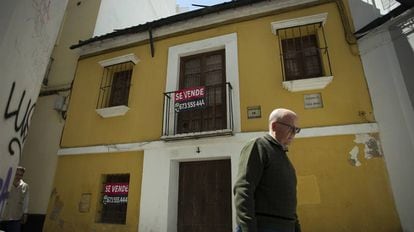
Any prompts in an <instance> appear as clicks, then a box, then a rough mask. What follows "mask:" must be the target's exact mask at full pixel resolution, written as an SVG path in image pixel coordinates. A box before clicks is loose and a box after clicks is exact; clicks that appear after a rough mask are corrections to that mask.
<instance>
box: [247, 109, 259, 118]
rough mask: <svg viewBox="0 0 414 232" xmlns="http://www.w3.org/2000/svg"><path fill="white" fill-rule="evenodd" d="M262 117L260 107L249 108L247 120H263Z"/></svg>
mask: <svg viewBox="0 0 414 232" xmlns="http://www.w3.org/2000/svg"><path fill="white" fill-rule="evenodd" d="M261 117H262V111H261V109H260V106H250V107H247V118H249V119H250V118H261Z"/></svg>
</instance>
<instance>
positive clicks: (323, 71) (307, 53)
mask: <svg viewBox="0 0 414 232" xmlns="http://www.w3.org/2000/svg"><path fill="white" fill-rule="evenodd" d="M277 35H278V37H279V42H280V51H281V53H280V57H281V63H282V70H283V77H284V80H285V81H292V80H300V79H308V78H315V77H322V76H325V75H327V74H330V62H329V54H328V50H327V48H328V47H327V45H326V39H325V33H324V31H323V27H322V26H321V23H313V24H307V25H301V26H295V27H290V28H283V29H279V30H277Z"/></svg>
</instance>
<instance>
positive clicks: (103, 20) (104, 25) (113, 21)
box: [93, 0, 176, 36]
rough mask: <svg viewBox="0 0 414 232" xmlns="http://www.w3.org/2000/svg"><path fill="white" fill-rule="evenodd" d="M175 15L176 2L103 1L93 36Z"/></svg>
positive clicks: (149, 0) (143, 0) (170, 0)
mask: <svg viewBox="0 0 414 232" xmlns="http://www.w3.org/2000/svg"><path fill="white" fill-rule="evenodd" d="M175 13H176V4H175V0H157V1H151V0H122V2H120V1H118V0H101V7H100V9H99V14H98V18H97V21H96V26H95V31H94V33H93V35H94V36H99V35H103V34H107V33H110V32H113V31H114V30H116V29H124V28H127V27H131V26H136V25H139V24H145V23H146V22H151V21H154V20H156V19H160V18H164V17H167V16H171V15H173V14H175Z"/></svg>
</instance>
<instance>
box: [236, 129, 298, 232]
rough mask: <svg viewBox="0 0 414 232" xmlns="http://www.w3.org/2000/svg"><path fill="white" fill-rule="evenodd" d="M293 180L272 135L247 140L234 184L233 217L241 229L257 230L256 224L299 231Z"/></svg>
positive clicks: (252, 231) (254, 231)
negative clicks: (234, 214)
mask: <svg viewBox="0 0 414 232" xmlns="http://www.w3.org/2000/svg"><path fill="white" fill-rule="evenodd" d="M296 182H297V180H296V172H295V168H294V167H293V165H292V163H291V162H290V160H289V158H288V157H287V155H286V152H285V151H284V150H283V147H282V145H280V144H279V143H278V142H277V141H276V140H275V139H273V137H272V136H270V135H269V134H267V135H265V136H263V137H260V138H257V139H255V140H252V141H250V142H249V143H247V144H246V145H245V147H244V148H243V150H242V152H241V155H240V163H239V173H238V176H237V180H236V183H235V185H234V194H235V206H236V216H237V218H236V220H237V224H238V225H239V226H240V227H241V229H242V231H243V232H256V231H257V228H258V227H260V228H275V229H278V230H280V231H289V232H290V231H292V232H294V231H300V225H299V221H298V219H297V214H296V206H297V199H296Z"/></svg>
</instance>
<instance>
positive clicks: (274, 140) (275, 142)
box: [264, 133, 288, 151]
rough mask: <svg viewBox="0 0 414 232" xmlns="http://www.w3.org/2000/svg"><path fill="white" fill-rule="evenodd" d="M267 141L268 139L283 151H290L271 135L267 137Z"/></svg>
mask: <svg viewBox="0 0 414 232" xmlns="http://www.w3.org/2000/svg"><path fill="white" fill-rule="evenodd" d="M264 137H265V139H267V140H268V141H269V142H271V143H273V144H275V145H276V146H278V147H280V149H282V150H283V151H288V149H287V147H284V146H283V145H282V144H280V143H279V141H277V140H276V139H275V138H273V137H272V136H271V135H270V134H269V133H267V134H266V135H265V136H264Z"/></svg>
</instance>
